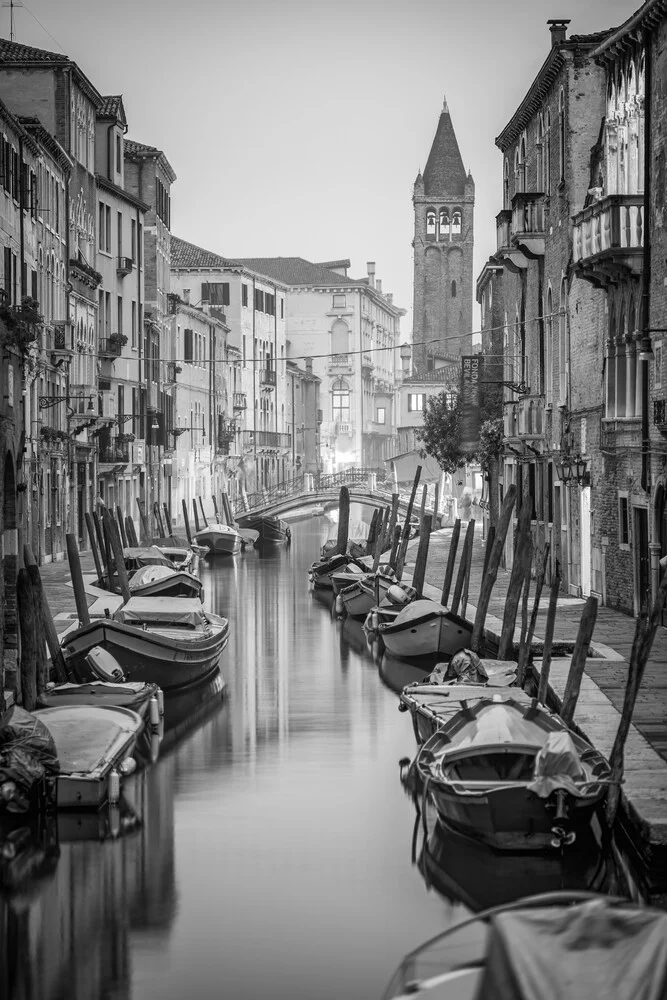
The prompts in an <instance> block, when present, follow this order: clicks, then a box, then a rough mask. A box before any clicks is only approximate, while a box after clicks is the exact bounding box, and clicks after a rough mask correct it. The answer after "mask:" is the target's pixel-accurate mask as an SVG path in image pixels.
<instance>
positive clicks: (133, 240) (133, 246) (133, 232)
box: [130, 219, 137, 263]
mask: <svg viewBox="0 0 667 1000" xmlns="http://www.w3.org/2000/svg"><path fill="white" fill-rule="evenodd" d="M130 251H131V253H132V260H133V262H134V263H136V261H137V220H136V219H132V222H131V229H130Z"/></svg>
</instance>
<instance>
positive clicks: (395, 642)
mask: <svg viewBox="0 0 667 1000" xmlns="http://www.w3.org/2000/svg"><path fill="white" fill-rule="evenodd" d="M377 633H378V635H379V636H380V637H381V638H382V640H383V641H384V644H385V647H386V649H387V650H388V652H390V653H391V654H392V656H400V657H402V658H412V657H414V658H416V657H420V656H453V655H454V653H457V652H458V651H459V650H460V649H463V648H465V647H466V646H469V645H470V640H471V638H472V628H471V626H470V625H469V623H468V622H467V621H466V620H465V618H460V617H459V615H454V614H452V612H451V611H448V610H447V608H445V607H443V606H442V605H441V604H436V603H435V601H428V600H419V601H413V602H412V603H410V604H408V605H407V607H405V608H404V609H403V610H402V611H400V612H399V613H398V614H397V615H396V617H395V619H394V621H393V622H384V623H380V624H379V625H378V626H377Z"/></svg>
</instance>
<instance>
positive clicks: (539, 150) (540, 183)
mask: <svg viewBox="0 0 667 1000" xmlns="http://www.w3.org/2000/svg"><path fill="white" fill-rule="evenodd" d="M535 160H536V165H537V169H536V174H537V177H536V184H537V190H538V191H544V177H543V175H544V119H543V117H542V115H541V114H539V115H538V116H537V137H536V139H535Z"/></svg>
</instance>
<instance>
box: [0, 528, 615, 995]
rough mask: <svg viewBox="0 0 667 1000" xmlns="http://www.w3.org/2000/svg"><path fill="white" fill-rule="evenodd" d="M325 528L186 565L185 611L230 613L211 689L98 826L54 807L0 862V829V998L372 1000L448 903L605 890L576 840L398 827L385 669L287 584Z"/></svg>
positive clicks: (398, 752) (306, 590) (354, 627)
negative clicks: (44, 824) (552, 844)
mask: <svg viewBox="0 0 667 1000" xmlns="http://www.w3.org/2000/svg"><path fill="white" fill-rule="evenodd" d="M330 532H331V525H330V524H329V523H328V522H327V521H326V520H325V519H324V518H312V519H308V520H304V521H302V522H299V523H297V524H295V525H293V526H292V544H291V546H290V547H289V548H283V547H280V548H277V549H276V550H275V551H272V552H270V553H269V554H267V555H266V556H263V555H262V554H261V553H259V552H256V551H254V550H248V551H247V552H246V553H245V554H244V555H243V556H239V557H236V558H235V559H234V560H228V561H224V560H218V561H217V562H215V563H212V564H210V565H206V566H205V567H204V568H203V570H202V578H203V581H204V586H205V590H206V605H207V607H208V608H210V609H211V610H213V611H216V612H219V613H221V614H224V615H226V616H227V617H229V619H230V622H231V626H232V631H231V638H230V642H229V645H228V647H227V649H226V651H225V652H224V654H223V658H222V664H221V665H222V671H223V674H224V678H225V680H226V684H227V688H226V692H225V697H224V699H222V700H221V699H220V698H214V697H213V696H212V695H209V701H208V702H207V704H206V705H205V706H200V712H203V713H204V714H202V715H201V716H200V717H199V719H198V721H197V722H196V723H195V724H194V725H192V726H191V727H190V730H189V731H187V724H186V721H185V719H186V712H185V709H182V711H181V716H182V718H181V723H182V728H183V732H181V734H180V737H179V739H178V740H175V738H174V737H173V735H172V736H171V737H169V736H168V737H167V738H166V739H165V742H164V744H163V747H162V750H161V753H160V756H159V757H158V759H157V762H156V763H155V764H154V765H153V766H152V767H151V768H149V769H148V770H147V771H145V772H142V773H140V774H138V775H137V776H136V777H135V779H134V786H133V788H132V789H131V790H130V793H129V794H128V799H127V801H126V803H125V805H124V809H123V815H122V816H121V818H120V819H116V821H115V827H114V833H115V834H117V836H114V837H109V836H108V832H109V831H108V829H107V828H106V827H104V825H103V824H102V822H101V821H100V822H98V821H97V820H96V819H95V818H90V817H75V816H73V817H63V816H61V817H59V819H58V822H57V829H46V830H44V829H39V830H35V829H33V830H30V831H28V833H25V834H24V837H27V838H28V841H29V846H30V845H31V849H30V850H27V849H23V848H24V847H25V846H26V845H25V844H23V846H22V845H21V844H19V843H18V841H17V843H16V845H15V850H16V860H15V862H13V863H12V859H11V857H9V855H8V854H7V850H9V851H10V853H11V848H8V847H7V844H8V842H7V840H5V845H4V849H5V855H4V859H5V861H6V862H8V863H7V864H3V868H2V871H3V881H2V885H0V894H1V901H0V939H1V941H2V952H0V960H1V965H2V972H1V973H0V987H2V988H1V989H0V994H1V995H2V996H9V997H12V998H16V1000H60V998H62V1000H65V998H67V1000H98V998H113V1000H120V998H126V997H127V998H129V997H132V1000H183V998H184V997H188V998H192V1000H195V998H197V1000H208V998H220V997H225V998H230V1000H260V998H271V1000H283V998H284V1000H288V998H289V1000H295V998H314V997H317V998H318V1000H334V998H335V1000H339V998H341V997H354V998H355V1000H366V998H368V1000H375V998H378V997H380V996H381V995H382V991H383V989H384V987H385V986H386V984H387V982H388V980H389V978H390V976H391V974H392V972H393V970H394V968H395V967H396V965H397V963H398V962H399V961H400V959H401V957H402V956H403V954H404V953H405V952H407V951H409V950H410V949H411V948H413V947H415V946H417V945H418V944H420V943H421V942H422V941H423V940H425V939H426V938H428V937H430V936H432V935H433V934H435V933H437V932H438V931H439V930H441V929H444V928H445V927H446V926H448V925H449V924H450V923H452V922H455V921H456V920H457V919H459V918H460V917H462V916H463V915H464V914H465V913H466V912H468V909H467V908H473V909H477V908H480V907H482V906H485V905H490V904H492V903H494V902H496V901H498V900H499V899H500V900H502V899H503V898H507V896H508V895H510V896H511V895H512V894H513V893H515V894H516V895H521V894H526V893H529V892H531V891H535V890H536V889H538V890H539V889H548V888H558V887H560V886H561V885H567V886H572V887H578V888H583V887H585V886H586V885H590V886H592V887H594V888H603V887H604V886H605V885H606V882H607V870H606V868H605V865H604V863H603V862H601V861H600V858H599V855H598V854H597V853H596V851H595V845H581V849H580V850H578V851H577V853H576V855H573V856H571V858H570V859H569V860H568V861H567V862H561V861H560V860H559V859H555V860H554V859H552V860H551V861H550V862H548V863H545V862H543V861H540V860H539V859H537V860H536V859H525V858H524V859H521V860H520V861H519V862H518V863H517V862H511V861H510V860H503V862H502V864H498V862H497V861H495V860H494V859H493V858H492V857H490V856H489V855H485V854H484V853H483V852H481V851H479V850H477V849H473V848H471V846H470V845H469V844H466V843H461V842H457V841H456V840H455V839H453V838H452V839H450V840H449V841H447V842H443V841H442V840H441V839H440V838H439V836H438V835H437V834H435V833H434V832H433V831H432V830H431V829H430V827H429V824H428V823H426V824H422V823H421V822H420V820H419V817H418V813H417V811H416V808H415V805H414V803H413V801H412V799H411V798H410V796H409V795H408V794H407V793H406V790H405V789H404V787H403V786H402V783H401V778H400V769H399V761H400V760H401V759H402V758H404V757H410V756H412V755H413V754H414V750H415V744H414V737H413V734H412V729H411V725H410V721H409V718H408V717H407V716H405V715H401V714H400V713H399V712H398V710H397V697H396V694H395V693H394V691H393V690H391V687H390V686H389V683H387V681H388V679H389V680H390V679H391V677H392V676H393V677H396V676H401V679H403V674H402V673H401V670H400V665H398V666H397V665H394V666H393V668H391V669H389V671H387V665H385V666H384V668H383V670H382V671H380V670H378V664H377V662H374V659H373V657H372V656H371V655H369V652H368V649H367V647H366V643H365V639H364V635H363V633H362V630H361V628H360V626H359V625H358V624H357V623H355V622H352V621H346V622H340V621H336V620H335V619H333V618H332V616H331V610H330V602H329V601H327V600H322V599H321V598H319V595H317V594H314V593H313V592H312V590H311V589H310V586H309V583H308V577H307V569H308V566H309V565H310V563H311V562H312V561H313V560H314V559H315V558H317V556H318V553H319V549H320V546H321V544H322V542H323V541H324V540H325V538H326V537H327V535H328V534H329V533H330ZM390 666H391V665H390ZM406 677H407V679H409V672H408V674H407V675H406ZM191 707H192V706H189V707H188V711H189V709H190V708H191ZM424 827H426V829H425V828H424ZM103 836H106V839H104V840H103V841H100V837H103ZM425 837H426V839H427V845H428V846H427V848H425V846H424V839H425Z"/></svg>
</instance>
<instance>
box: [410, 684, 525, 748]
mask: <svg viewBox="0 0 667 1000" xmlns="http://www.w3.org/2000/svg"><path fill="white" fill-rule="evenodd" d="M492 694H493V695H496V696H497V697H499V699H502V701H509V700H510V699H512V700H513V701H515V702H517V703H520V704H522V705H530V703H531V698H530V696H529V695H527V694H526V693H525V692H524V691H522V690H521V688H509V689H505V690H503V691H501V692H496V691H490V690H489V689H488V688H486V687H484V686H482V685H474V684H430V683H429V680H428V678H425V679H424V680H423V681H415V682H413V683H412V684H408V685H407V686H406V687H405V688H403V691H402V692H401V696H400V700H399V703H398V708H399V711H401V712H409V713H410V717H411V719H412V727H413V730H414V734H415V739H416V740H417V743H418V744H419V745H420V746H421V744H422V743H425V742H426V740H429V739H430V738H431V736H433V734H434V733H435V732H437V730H438V729H440V728H441V727H442V726H443V725H444V724H445V722H448V721H449V720H450V719H451V718H452V717H453V716H454V715H456V713H457V712H460V711H461V707H462V704H463V703H465V705H467V706H468V707H469V706H470V705H471V704H473V703H474V702H476V701H480V700H483V699H486V700H487V701H488V699H489V697H490V695H492Z"/></svg>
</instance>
